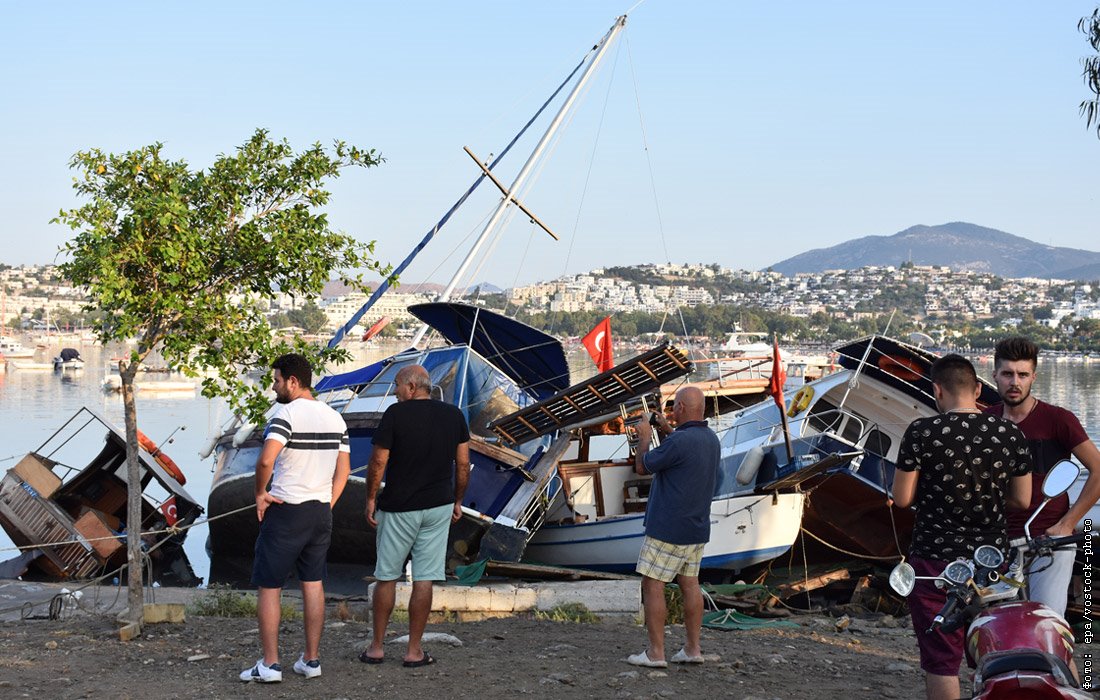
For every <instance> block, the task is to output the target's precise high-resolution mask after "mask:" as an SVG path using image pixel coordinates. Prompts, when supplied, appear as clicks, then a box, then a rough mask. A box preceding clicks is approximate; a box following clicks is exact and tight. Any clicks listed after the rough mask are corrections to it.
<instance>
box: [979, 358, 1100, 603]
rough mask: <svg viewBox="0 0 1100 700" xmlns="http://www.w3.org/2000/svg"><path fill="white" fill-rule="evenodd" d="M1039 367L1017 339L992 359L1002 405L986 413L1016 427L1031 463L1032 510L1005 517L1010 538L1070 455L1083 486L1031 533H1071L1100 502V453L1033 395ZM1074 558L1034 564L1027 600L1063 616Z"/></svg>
mask: <svg viewBox="0 0 1100 700" xmlns="http://www.w3.org/2000/svg"><path fill="white" fill-rule="evenodd" d="M1038 362H1039V347H1038V346H1037V345H1036V344H1035V343H1033V342H1031V341H1030V340H1028V339H1027V338H1022V337H1014V338H1005V339H1004V340H1002V341H1001V342H999V343H997V349H996V351H995V353H994V355H993V381H994V382H995V383H996V384H997V393H999V394H1000V395H1001V401H1002V402H1003V403H999V404H996V405H994V406H990V407H989V408H987V409H986V411H987V412H989V413H993V414H994V415H998V416H1001V417H1003V418H1006V419H1008V420H1010V421H1012V422H1013V423H1015V424H1016V425H1017V426H1019V428H1020V430H1022V431H1023V433H1024V437H1026V438H1027V440H1028V444H1029V446H1030V447H1031V454H1032V457H1033V459H1034V464H1033V466H1032V479H1033V485H1032V490H1031V506H1030V507H1029V508H1028V509H1027V510H1026V511H1016V512H1013V513H1010V514H1009V518H1008V535H1009V537H1020V536H1022V535H1023V534H1024V522H1026V521H1027V519H1028V518H1030V517H1031V515H1032V513H1034V512H1035V509H1036V508H1037V507H1038V506H1039V504H1040V503H1041V502H1042V499H1043V493H1042V483H1043V478H1044V477H1045V476H1046V474H1047V472H1048V471H1050V468H1051V467H1053V466H1054V465H1055V464H1057V463H1058V462H1059V461H1060V460H1063V459H1068V458H1069V457H1070V455H1073V456H1074V457H1076V458H1077V459H1078V461H1080V462H1081V464H1083V465H1085V468H1086V469H1088V471H1089V476H1088V480H1087V481H1086V482H1085V487H1084V489H1082V491H1081V495H1080V497H1078V499H1077V501H1076V502H1075V503H1073V504H1072V505H1071V504H1070V502H1069V496H1067V495H1066V494H1062V495H1061V496H1059V497H1058V498H1056V499H1054V500H1053V501H1051V502H1050V503H1049V504H1048V505H1047V506H1046V508H1044V509H1043V511H1042V513H1040V515H1039V517H1038V518H1036V519H1035V522H1033V523H1032V524H1031V528H1030V530H1031V534H1032V535H1039V534H1043V533H1046V534H1048V535H1051V536H1054V537H1058V536H1062V535H1070V534H1073V530H1074V528H1075V527H1076V525H1077V523H1078V522H1079V521H1080V520H1081V518H1083V517H1085V515H1086V514H1087V513H1088V511H1089V508H1091V507H1092V506H1093V505H1094V504H1095V503H1096V501H1097V498H1100V450H1097V449H1096V445H1095V444H1093V442H1092V440H1090V439H1089V436H1088V435H1087V434H1086V433H1085V430H1084V428H1082V427H1081V421H1079V420H1077V416H1075V415H1074V414H1073V413H1072V412H1070V411H1067V410H1066V409H1064V408H1061V407H1059V406H1054V405H1052V404H1048V403H1045V402H1043V401H1040V400H1039V399H1037V398H1035V397H1034V396H1032V394H1031V385H1032V383H1034V381H1035V374H1036V367H1037V365H1038ZM1075 555H1076V550H1075V549H1062V550H1059V551H1056V552H1055V553H1054V558H1053V561H1051V560H1048V559H1047V558H1045V557H1043V558H1039V559H1036V560H1035V561H1034V562H1033V567H1032V568H1033V571H1030V572H1029V576H1028V586H1029V589H1030V597H1031V600H1035V601H1038V602H1041V603H1043V604H1044V605H1046V606H1047V607H1049V608H1050V609H1052V610H1054V611H1055V612H1057V613H1058V614H1059V615H1062V616H1063V617H1064V616H1065V614H1066V598H1067V592H1068V590H1069V582H1070V578H1071V577H1072V576H1073V560H1074V557H1075Z"/></svg>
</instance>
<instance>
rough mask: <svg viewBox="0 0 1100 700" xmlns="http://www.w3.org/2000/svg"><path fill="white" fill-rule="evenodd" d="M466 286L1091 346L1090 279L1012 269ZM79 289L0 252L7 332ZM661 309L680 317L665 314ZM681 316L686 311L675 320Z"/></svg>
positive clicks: (826, 333) (279, 303)
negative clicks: (1010, 272)
mask: <svg viewBox="0 0 1100 700" xmlns="http://www.w3.org/2000/svg"><path fill="white" fill-rule="evenodd" d="M410 289H412V291H410ZM434 296H435V295H434V293H429V292H425V291H417V290H416V289H415V288H414V286H413V285H411V284H405V285H402V286H401V287H398V288H397V289H396V290H394V291H392V292H390V293H389V294H387V295H385V296H383V297H382V299H381V300H379V302H378V303H377V304H376V305H375V306H374V307H373V308H372V309H371V311H370V313H369V314H367V316H365V317H364V319H363V325H364V326H370V325H371V324H372V323H374V322H376V321H378V320H379V319H383V318H388V319H390V326H389V328H388V329H387V334H389V335H401V334H403V332H407V331H405V330H404V329H407V328H409V327H412V326H414V325H416V324H417V322H416V320H415V319H414V318H413V317H412V316H411V315H410V314H409V313H408V311H407V307H408V306H409V305H410V304H416V303H423V302H427V301H432V300H433V299H434ZM366 299H367V296H366V295H364V294H361V293H357V292H350V291H349V290H348V289H346V288H343V287H342V286H341V285H339V284H331V285H329V287H328V288H326V291H325V293H324V294H322V296H321V297H320V298H319V299H317V300H315V301H308V302H305V303H303V302H302V300H301V299H294V298H291V297H289V296H287V295H275V297H274V299H273V303H272V306H271V309H270V314H271V318H272V325H273V327H276V328H279V327H287V326H293V327H295V328H296V329H301V330H302V331H304V332H308V333H325V332H329V331H332V330H334V329H335V328H337V327H339V326H340V325H342V324H343V323H345V322H346V320H347V319H348V318H349V317H350V316H351V315H352V314H353V313H354V312H355V311H356V310H358V309H359V308H360V307H361V306H362V305H363V303H364V302H365V301H366ZM465 299H466V300H467V301H471V302H473V303H479V304H483V305H486V306H487V307H490V308H497V309H503V310H505V311H506V312H507V313H509V314H510V315H515V316H517V317H518V318H519V319H520V320H524V321H526V322H528V323H531V324H532V325H535V326H539V327H543V328H547V327H550V328H551V329H552V330H553V331H554V332H555V333H557V334H559V335H576V334H578V333H583V332H585V331H586V330H587V328H586V327H585V326H586V324H589V327H590V323H591V322H592V320H593V319H594V318H596V317H602V316H603V315H612V316H614V317H615V319H616V326H617V331H618V334H619V335H620V336H634V335H642V334H645V333H651V332H654V331H656V330H658V328H660V329H663V330H664V329H667V330H671V331H672V332H673V333H674V334H679V333H683V332H687V333H689V334H693V335H711V336H714V337H722V336H723V335H724V334H728V332H729V331H731V330H735V329H740V330H745V331H754V330H760V331H764V330H768V331H775V332H779V333H780V334H781V335H783V336H787V337H790V338H791V339H792V340H798V341H808V340H809V341H812V340H813V339H815V338H821V337H826V338H828V339H829V340H836V339H841V338H843V337H851V336H853V335H855V334H859V333H863V332H874V331H876V330H883V328H882V326H883V325H884V324H885V323H886V319H885V318H884V317H887V318H890V317H892V318H893V320H891V321H890V324H891V325H890V330H891V331H892V332H894V333H896V334H900V333H903V332H906V331H909V330H920V331H922V332H924V333H927V334H930V335H932V336H933V337H934V338H936V339H937V341H940V342H942V343H944V344H949V345H952V346H956V347H958V346H973V347H988V346H989V344H991V343H987V342H986V340H985V339H990V340H992V339H994V338H996V337H1000V336H1004V335H1006V334H1008V333H1013V332H1020V333H1025V334H1029V335H1038V336H1040V338H1041V339H1042V340H1043V341H1044V343H1045V345H1046V347H1049V348H1050V349H1053V350H1062V351H1074V352H1096V351H1100V285H1098V284H1097V283H1089V282H1081V281H1074V280H1055V279H1038V278H1020V279H1011V278H1004V277H1000V276H997V275H994V274H990V273H982V272H974V271H953V270H951V269H950V268H949V267H945V266H924V265H914V264H911V263H904V264H901V265H899V266H897V267H894V266H866V267H861V268H858V269H854V270H829V271H825V272H819V273H810V272H807V273H797V274H794V275H790V276H788V275H783V274H781V273H778V272H775V271H771V270H764V271H750V270H731V269H727V268H723V267H721V266H719V265H717V264H702V263H696V264H647V265H637V266H631V267H606V268H599V269H595V270H592V271H590V272H587V273H584V274H577V275H570V276H563V277H559V278H557V279H555V280H551V281H546V282H538V283H535V284H529V285H524V286H518V287H515V288H513V289H510V290H504V291H501V290H498V289H496V288H495V287H490V286H488V285H482V286H481V287H480V288H474V289H472V290H470V291H469V293H468V294H467V295H466V297H465ZM87 302H88V299H87V297H86V295H85V294H83V293H82V292H81V290H79V289H76V288H74V287H72V286H71V285H69V284H67V283H66V281H65V280H63V279H62V278H61V277H60V275H59V273H58V269H57V267H56V266H53V265H31V266H20V267H11V266H6V265H3V264H0V325H3V327H4V330H5V331H10V330H14V329H23V330H41V329H44V328H46V327H47V326H48V327H50V328H53V327H57V328H74V327H78V326H81V325H87V324H88V321H89V319H88V317H87V315H86V314H85V312H84V310H83V307H84V306H85V305H86V304H87ZM670 314H671V315H679V316H680V317H681V320H678V321H677V322H676V323H665V320H666V319H667V317H668V316H669V315H670ZM687 317H690V322H688V321H683V319H685V318H687ZM682 321H683V322H682ZM761 326H763V327H761ZM735 327H737V328H735Z"/></svg>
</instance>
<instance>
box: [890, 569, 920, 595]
mask: <svg viewBox="0 0 1100 700" xmlns="http://www.w3.org/2000/svg"><path fill="white" fill-rule="evenodd" d="M915 585H917V572H916V570H915V569H914V568H913V567H912V565H911V564H909V563H908V562H904V561H903V562H901V563H899V564H898V565H897V566H895V567H894V569H893V570H892V571H891V572H890V588H892V589H894V592H895V593H897V594H898V595H900V596H908V595H909V594H910V593H912V592H913V587H914V586H915Z"/></svg>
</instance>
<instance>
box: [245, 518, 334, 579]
mask: <svg viewBox="0 0 1100 700" xmlns="http://www.w3.org/2000/svg"><path fill="white" fill-rule="evenodd" d="M331 539H332V508H330V507H329V504H327V503H322V502H320V501H306V502H305V503H272V504H271V505H270V506H268V507H267V510H266V511H265V512H264V519H263V520H262V521H261V522H260V536H259V537H257V538H256V559H255V562H254V564H253V565H252V585H254V586H258V587H259V588H282V587H283V586H284V585H285V584H286V581H287V579H288V578H289V577H290V572H291V570H292V569H294V568H295V566H297V570H298V580H299V581H321V580H322V579H324V578H325V573H326V568H325V560H326V559H327V557H328V545H329V541H330V540H331Z"/></svg>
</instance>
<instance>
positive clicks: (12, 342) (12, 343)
mask: <svg viewBox="0 0 1100 700" xmlns="http://www.w3.org/2000/svg"><path fill="white" fill-rule="evenodd" d="M34 352H35V349H34V348H28V347H25V346H24V345H23V344H22V343H20V342H19V341H18V340H16V339H15V338H11V337H8V336H0V355H3V356H4V357H5V358H7V359H9V360H18V359H29V358H32V357H34Z"/></svg>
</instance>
